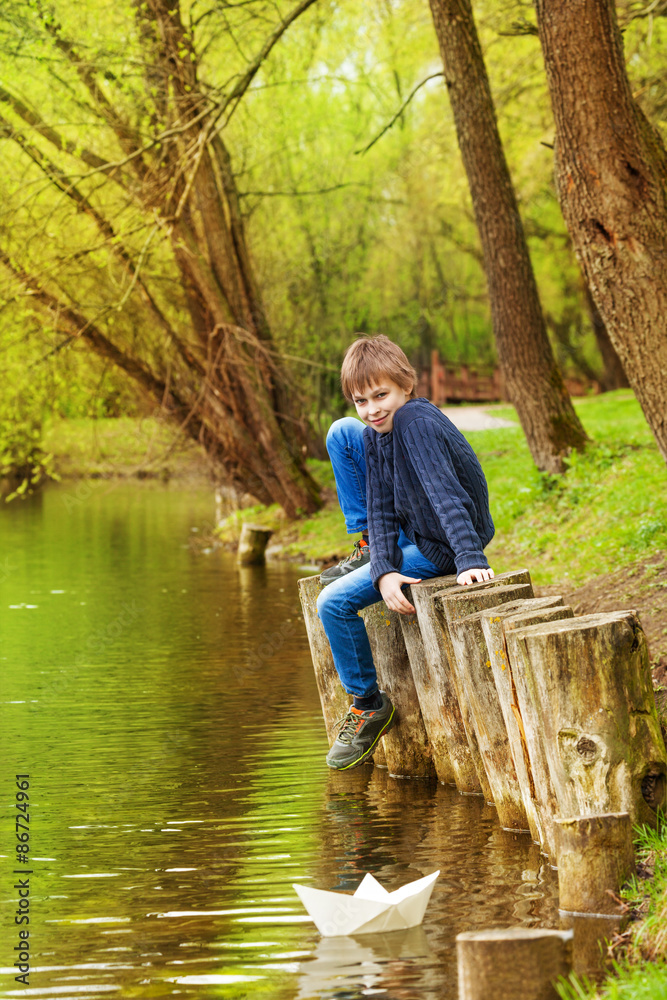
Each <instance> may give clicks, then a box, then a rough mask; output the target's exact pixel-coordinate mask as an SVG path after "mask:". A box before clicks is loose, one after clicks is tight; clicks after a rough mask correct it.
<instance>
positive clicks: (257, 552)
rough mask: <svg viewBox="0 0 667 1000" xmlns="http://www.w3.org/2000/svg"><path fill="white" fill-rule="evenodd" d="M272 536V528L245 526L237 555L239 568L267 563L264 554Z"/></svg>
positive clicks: (242, 529)
mask: <svg viewBox="0 0 667 1000" xmlns="http://www.w3.org/2000/svg"><path fill="white" fill-rule="evenodd" d="M272 534H273V531H272V530H271V529H270V528H260V527H258V526H257V525H254V524H244V525H243V527H242V528H241V538H240V539H239V547H238V550H237V553H236V561H237V563H238V564H239V566H256V565H261V564H262V563H263V562H264V561H265V556H264V553H265V552H266V546H267V545H268V542H269V538H270V537H271V535H272Z"/></svg>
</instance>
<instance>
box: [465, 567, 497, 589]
mask: <svg viewBox="0 0 667 1000" xmlns="http://www.w3.org/2000/svg"><path fill="white" fill-rule="evenodd" d="M493 577H494V572H493V570H492V569H491V568H489V569H467V570H466V571H465V572H464V573H459V575H458V576H457V578H456V582H457V583H460V584H461V586H462V587H465V586H466V584H468V583H483V582H484V580H493Z"/></svg>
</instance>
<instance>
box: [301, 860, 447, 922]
mask: <svg viewBox="0 0 667 1000" xmlns="http://www.w3.org/2000/svg"><path fill="white" fill-rule="evenodd" d="M439 874H440V872H439V871H437V872H433V874H432V875H426V877H425V878H420V879H417V881H416V882H409V883H408V884H407V885H404V886H402V887H401V888H400V889H396V890H395V891H394V892H387V890H386V889H383V887H382V886H381V885H380V883H379V882H378V881H377V879H374V878H373V876H372V875H371V874H370V872H369V873H368V874H367V875H364V878H363V880H362V882H361V884H360V885H359V887H358V889H357V890H356V892H355V893H354V895H353V896H348V895H347V893H344V892H328V891H327V890H325V889H312V888H311V887H310V886H307V885H298V884H296V883H294V884H293V888H294V890H295V891H296V893H297V895H298V896H299V899H300V900H301V902H302V903H303V905H304V906H305V907H306V909H307V910H308V913H309V914H310V916H311V917H312V918H313V920H314V922H315V926H316V927H317V929H318V931H319V932H320V934H321V935H322V936H323V937H337V936H339V935H341V934H343V935H344V934H378V933H383V932H384V931H399V930H405V928H406V927H416V926H417V925H418V924H420V923H421V922H422V920H423V919H424V913H425V912H426V907H427V906H428V901H429V899H430V898H431V892H432V891H433V885H434V883H435V880H436V879H437V877H438V875H439Z"/></svg>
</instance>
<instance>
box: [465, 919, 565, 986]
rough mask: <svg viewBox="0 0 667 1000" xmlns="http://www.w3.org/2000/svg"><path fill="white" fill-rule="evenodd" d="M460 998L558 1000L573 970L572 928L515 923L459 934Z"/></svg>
mask: <svg viewBox="0 0 667 1000" xmlns="http://www.w3.org/2000/svg"><path fill="white" fill-rule="evenodd" d="M456 952H457V957H458V969H459V1000H491V998H498V1000H501V998H502V1000H558V993H557V992H556V988H555V986H554V983H555V981H556V980H557V979H558V978H559V977H560V976H567V975H568V974H569V972H570V970H571V968H572V931H555V930H538V929H536V928H532V927H510V928H509V929H508V930H488V931H467V932H465V933H463V934H457V935H456Z"/></svg>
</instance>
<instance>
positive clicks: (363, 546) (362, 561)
mask: <svg viewBox="0 0 667 1000" xmlns="http://www.w3.org/2000/svg"><path fill="white" fill-rule="evenodd" d="M370 561H371V550H370V548H369V545H368V542H367V541H366V539H365V538H360V539H359V541H358V542H357V543H356V545H355V546H354V551H353V553H352V555H351V556H346V557H345V558H344V559H341V561H340V562H339V563H338V565H337V566H330V567H329V569H325V570H324V571H323V572H322V573H320V581H321V583H322V586H323V587H326V585H327V584H328V583H333V582H334V580H339V579H340V578H341V576H347V574H348V573H352V572H354V570H355V569H361V567H362V566H367V565H368V563H369V562H370Z"/></svg>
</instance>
